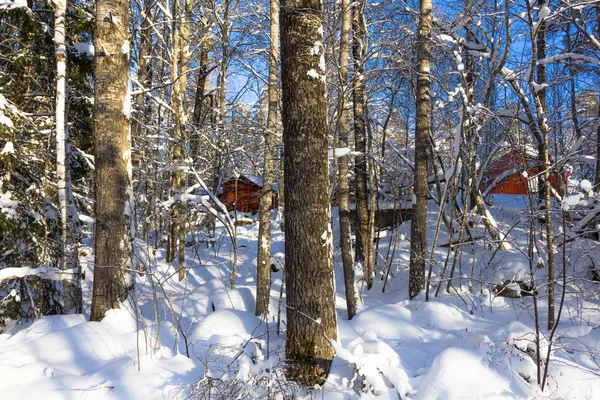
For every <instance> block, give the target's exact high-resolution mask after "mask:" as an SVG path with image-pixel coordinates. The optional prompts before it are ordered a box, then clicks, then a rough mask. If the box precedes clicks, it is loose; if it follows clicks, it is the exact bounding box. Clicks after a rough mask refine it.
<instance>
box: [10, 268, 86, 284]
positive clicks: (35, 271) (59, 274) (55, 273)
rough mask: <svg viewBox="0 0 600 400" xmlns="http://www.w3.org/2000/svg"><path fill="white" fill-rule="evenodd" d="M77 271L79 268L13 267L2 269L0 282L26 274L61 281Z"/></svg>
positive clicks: (22, 276) (23, 276)
mask: <svg viewBox="0 0 600 400" xmlns="http://www.w3.org/2000/svg"><path fill="white" fill-rule="evenodd" d="M76 273H77V268H73V269H67V270H64V271H61V270H59V269H57V268H52V267H37V268H31V267H11V268H4V269H2V270H0V282H2V281H4V280H7V279H14V278H25V277H26V276H32V275H33V276H39V277H40V278H42V279H48V280H52V281H60V280H63V279H66V278H67V276H71V275H73V274H76Z"/></svg>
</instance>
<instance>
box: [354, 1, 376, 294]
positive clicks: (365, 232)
mask: <svg viewBox="0 0 600 400" xmlns="http://www.w3.org/2000/svg"><path fill="white" fill-rule="evenodd" d="M364 7H365V2H364V1H362V0H360V1H357V2H356V3H355V5H354V8H353V10H352V13H353V15H352V34H353V37H352V60H353V62H354V74H353V78H352V87H353V90H352V104H353V107H354V146H355V149H356V152H357V153H359V154H358V155H357V156H356V158H355V162H354V176H355V177H356V224H355V225H356V260H357V262H359V263H363V270H364V277H365V279H366V281H367V288H368V289H370V288H371V286H372V285H373V244H372V243H370V241H369V209H368V197H369V194H368V189H367V175H368V172H367V131H366V126H365V82H364V72H365V66H364V58H365V57H364V54H365V48H364V46H365V43H364V41H365V19H364Z"/></svg>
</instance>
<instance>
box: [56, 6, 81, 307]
mask: <svg viewBox="0 0 600 400" xmlns="http://www.w3.org/2000/svg"><path fill="white" fill-rule="evenodd" d="M55 6H56V9H55V12H54V44H55V46H56V175H57V178H58V182H57V186H58V205H59V209H60V230H61V255H60V261H59V265H60V269H61V270H71V272H73V270H76V269H77V255H76V253H75V248H74V246H73V244H74V243H73V241H74V229H75V227H74V222H75V221H74V220H75V214H76V211H75V204H74V201H73V196H72V189H71V174H70V172H69V158H70V152H69V131H68V128H67V101H66V99H67V43H66V33H67V32H66V18H67V0H57V1H56V2H55ZM70 276H71V278H69V279H63V280H62V283H63V290H62V292H63V309H64V312H65V313H69V312H71V311H75V312H77V313H80V312H81V308H82V298H81V287H80V280H79V273H71V274H70Z"/></svg>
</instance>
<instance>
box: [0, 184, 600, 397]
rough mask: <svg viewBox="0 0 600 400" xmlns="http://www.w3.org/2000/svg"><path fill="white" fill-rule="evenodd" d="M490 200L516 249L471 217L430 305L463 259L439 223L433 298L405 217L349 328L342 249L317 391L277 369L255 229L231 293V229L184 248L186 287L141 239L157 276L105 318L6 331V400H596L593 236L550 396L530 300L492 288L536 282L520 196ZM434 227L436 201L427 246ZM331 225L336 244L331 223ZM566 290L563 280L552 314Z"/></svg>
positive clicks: (578, 245) (574, 265)
mask: <svg viewBox="0 0 600 400" xmlns="http://www.w3.org/2000/svg"><path fill="white" fill-rule="evenodd" d="M494 203H495V206H494V207H492V208H491V210H490V211H491V212H492V215H493V216H494V218H495V220H496V222H497V223H498V225H499V227H500V228H501V230H502V231H503V232H505V233H506V232H509V234H508V236H507V240H508V241H509V242H510V243H511V245H512V249H511V250H509V251H496V247H495V246H494V245H493V244H492V242H491V241H490V240H489V237H488V236H487V234H486V232H485V230H483V229H482V228H481V227H480V226H479V225H482V224H476V225H475V226H474V227H472V228H471V234H472V235H473V237H475V243H474V244H467V245H465V246H464V247H463V252H462V254H459V255H458V258H457V261H456V271H455V274H454V276H455V277H456V278H455V279H454V280H453V281H452V285H451V289H450V293H447V292H446V282H444V284H443V285H442V287H441V288H440V294H439V296H437V297H435V296H434V295H435V290H436V288H437V279H438V278H437V276H439V274H440V271H441V270H442V269H443V266H444V264H445V263H446V260H448V261H447V264H448V265H447V270H446V276H447V275H448V273H449V270H450V268H451V266H452V263H453V259H454V253H451V254H450V256H449V257H448V246H447V244H448V241H449V240H448V237H447V235H446V234H445V233H444V231H445V228H444V227H442V230H441V234H440V238H439V240H438V247H437V249H436V253H435V260H434V264H435V265H434V266H435V268H434V271H433V282H434V285H433V286H432V289H431V292H430V297H431V298H430V301H429V302H425V301H424V300H425V297H424V294H423V295H421V296H419V297H417V298H416V299H414V300H408V264H409V252H408V250H409V241H408V240H409V238H410V235H409V232H410V222H408V223H405V224H403V225H402V226H401V227H400V228H399V232H398V233H399V234H398V235H396V234H395V232H387V234H386V235H385V236H383V237H381V239H380V240H379V245H378V249H379V253H380V254H381V256H380V257H379V258H378V262H377V264H378V265H377V268H378V276H377V277H376V278H375V284H374V285H373V288H372V289H371V290H370V291H366V289H363V291H362V301H359V311H358V314H357V315H356V317H355V318H354V319H353V320H351V321H348V320H347V318H346V310H345V299H344V288H343V278H342V274H341V261H340V257H339V256H340V255H339V252H336V273H337V276H336V280H337V294H338V295H337V298H336V302H337V309H338V325H339V330H338V332H339V335H338V340H337V342H335V343H333V345H334V346H335V348H336V352H337V355H336V358H335V360H334V364H333V367H332V370H331V373H330V376H329V378H328V380H327V382H326V383H325V384H324V385H323V386H322V387H320V388H312V389H309V390H307V389H302V388H299V387H297V386H296V385H294V384H293V383H291V382H286V381H285V378H284V375H283V367H284V343H285V342H284V334H285V307H281V308H280V307H279V303H280V302H279V298H280V288H281V282H282V271H281V270H280V271H278V272H274V273H273V274H272V280H273V285H272V292H271V315H270V316H269V320H268V322H267V323H265V322H263V321H261V320H260V319H259V318H257V317H255V316H254V295H255V294H254V291H255V288H254V285H255V264H256V244H257V236H258V223H254V224H252V225H248V226H240V227H238V246H239V249H238V266H237V271H238V276H237V279H236V285H235V289H230V288H229V280H230V273H231V264H230V259H231V250H232V248H231V245H230V242H229V239H228V237H227V236H226V235H225V234H223V235H221V236H220V238H219V240H218V241H217V243H216V244H215V246H214V247H212V248H207V246H206V245H205V244H199V245H198V246H196V249H194V248H192V247H190V248H188V252H187V260H188V261H189V264H188V266H189V267H190V269H189V274H188V276H187V279H186V280H185V281H183V282H178V281H177V274H176V271H175V269H174V268H173V267H172V266H168V265H167V264H166V263H165V262H164V253H163V252H162V251H157V252H154V251H153V249H152V248H151V247H149V246H146V245H144V244H143V243H137V247H138V251H137V256H136V263H137V264H138V266H145V268H146V269H147V273H145V274H143V275H140V274H138V276H137V277H136V279H137V287H136V291H135V292H134V293H133V295H132V299H131V301H130V303H129V304H127V305H125V306H123V308H122V309H120V310H113V311H110V312H109V313H108V314H107V316H106V318H105V319H104V320H103V321H102V322H87V315H85V316H84V315H68V316H48V317H43V318H41V319H40V320H38V321H35V322H33V323H30V324H27V325H24V326H21V327H19V328H16V329H15V331H13V332H12V333H11V334H2V335H0V376H1V377H2V379H1V380H0V398H6V399H67V398H77V399H94V398H97V399H162V398H169V399H170V398H190V397H191V398H225V399H229V398H267V397H272V398H283V397H286V398H298V397H302V396H304V397H307V398H325V399H353V398H381V399H387V398H409V399H440V400H441V399H533V398H536V399H543V398H548V399H594V398H598V396H599V393H600V367H599V361H600V357H599V356H598V352H599V351H600V350H599V349H598V344H599V340H600V329H598V328H599V327H600V308H599V304H600V301H599V297H600V289H599V288H598V284H597V283H595V282H591V281H589V279H587V278H589V277H587V276H586V275H585V273H586V272H585V269H586V268H587V267H588V266H589V265H590V263H591V262H593V261H591V260H593V252H594V250H592V251H590V246H593V245H595V243H587V242H585V243H583V244H582V242H581V241H577V240H576V241H573V242H572V244H569V245H568V246H567V248H566V251H567V254H566V256H567V259H568V260H569V261H570V262H569V264H568V266H567V270H568V277H569V282H568V288H567V293H566V297H565V309H564V310H563V311H562V314H561V320H560V323H559V327H558V329H557V331H556V334H555V341H554V345H553V351H552V355H551V357H550V364H549V368H548V381H547V382H548V383H547V386H546V388H545V390H544V391H543V392H541V391H540V389H539V386H538V385H537V384H536V379H537V378H536V367H535V363H534V358H535V356H533V357H532V355H533V354H535V341H534V337H535V335H534V334H535V329H534V317H533V316H534V312H533V300H532V297H530V296H526V297H521V298H515V299H512V298H505V297H500V296H497V295H496V294H495V293H494V288H493V285H490V284H489V282H495V283H500V282H502V281H509V280H513V279H514V280H521V281H523V280H524V281H527V280H528V279H529V271H530V262H529V259H528V258H527V249H528V234H527V229H526V228H527V226H528V218H526V215H527V214H526V210H525V208H526V201H525V200H524V199H523V198H521V197H513V196H496V197H495V198H494ZM334 214H335V213H334ZM436 219H437V209H436V208H435V207H434V206H433V204H432V207H430V211H429V214H428V221H429V224H430V226H429V228H428V241H429V243H432V241H433V235H434V231H435V221H436ZM335 225H336V226H335V228H336V238H337V220H336V222H335ZM396 238H397V243H396V244H395V245H394V242H395V240H396ZM455 239H456V238H455ZM283 240H284V238H283V234H282V232H281V231H280V230H279V226H278V224H276V223H274V224H273V249H272V252H273V253H274V254H275V253H283V245H284V242H283ZM563 248H564V247H562V246H559V249H558V253H557V254H556V255H555V257H556V259H557V271H558V270H561V269H562V264H561V260H562V251H563V250H562V249H563ZM595 251H596V253H597V250H595ZM392 254H393V258H391V255H392ZM387 255H389V256H390V257H389V259H390V260H391V262H389V263H388V264H386V256H387ZM280 258H281V257H278V258H277V259H278V260H280ZM91 260H92V258H91V256H90V255H87V256H86V257H84V258H82V261H83V262H84V266H85V268H86V277H87V278H86V280H85V281H84V298H85V301H86V306H87V309H88V311H89V305H90V299H91V284H92V283H91V280H90V279H91V277H92V271H91V266H90V263H91ZM275 262H277V260H275ZM280 262H282V261H281V260H280ZM537 264H538V263H537V259H534V265H535V267H536V268H535V269H534V270H535V273H536V280H537V281H538V283H544V282H545V268H541V269H538V268H537V266H538V265H537ZM388 265H389V267H390V277H389V281H388V283H387V286H386V290H385V293H382V288H383V284H384V281H383V280H382V279H380V277H382V276H383V275H382V271H385V270H386V269H387V267H388ZM357 272H358V274H357V279H359V278H360V273H359V272H360V271H357ZM557 275H558V274H557ZM578 278H581V279H578ZM560 279H562V278H560ZM360 286H361V285H360V282H357V287H358V288H360ZM544 291H545V286H541V287H540V288H539V289H538V296H539V301H538V306H539V315H540V318H541V324H540V325H541V327H542V330H541V333H542V340H541V352H540V353H541V354H542V359H545V358H546V351H547V344H548V341H547V340H546V337H547V335H548V332H547V331H546V330H545V329H544V328H545V326H546V322H545V317H546V309H547V304H546V297H545V296H544V294H545V292H544ZM561 293H562V289H561V286H560V285H558V286H557V309H558V300H560V295H561ZM283 300H284V301H285V294H284V295H283ZM279 309H281V315H282V318H281V319H282V322H281V333H278V332H277V320H278V317H277V315H278V310H279ZM188 355H189V356H188Z"/></svg>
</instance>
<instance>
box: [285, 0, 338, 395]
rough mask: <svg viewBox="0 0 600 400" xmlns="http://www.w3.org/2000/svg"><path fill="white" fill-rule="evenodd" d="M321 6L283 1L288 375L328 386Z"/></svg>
mask: <svg viewBox="0 0 600 400" xmlns="http://www.w3.org/2000/svg"><path fill="white" fill-rule="evenodd" d="M322 13H323V3H322V2H321V1H317V0H283V1H282V2H281V19H280V23H281V56H282V57H281V59H282V74H281V77H282V86H283V109H282V120H283V140H284V147H285V155H284V162H285V174H286V175H285V202H286V204H285V237H286V246H285V279H286V285H287V289H286V293H287V309H288V310H287V339H286V356H287V359H288V363H289V368H288V376H289V377H290V378H291V379H295V380H297V381H300V382H301V383H303V384H306V385H309V386H313V385H315V384H321V383H323V381H324V380H325V378H326V376H327V374H328V372H329V369H330V367H331V362H332V359H333V355H334V353H335V352H334V349H333V347H332V346H331V344H330V342H329V340H337V321H336V313H335V289H334V287H335V285H334V279H333V240H332V231H331V207H330V204H329V195H328V188H329V174H328V159H327V141H328V140H327V137H328V128H327V115H326V112H327V107H326V102H325V59H324V48H323V24H322Z"/></svg>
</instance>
